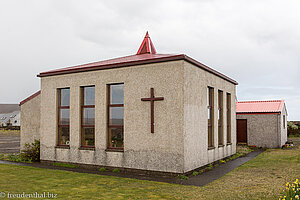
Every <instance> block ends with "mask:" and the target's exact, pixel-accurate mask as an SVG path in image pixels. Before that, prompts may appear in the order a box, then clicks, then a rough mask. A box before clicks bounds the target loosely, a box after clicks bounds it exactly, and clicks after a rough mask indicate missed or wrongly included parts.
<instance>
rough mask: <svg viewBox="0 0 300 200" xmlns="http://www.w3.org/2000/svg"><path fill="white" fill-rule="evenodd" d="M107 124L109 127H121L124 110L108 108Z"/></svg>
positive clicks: (121, 108)
mask: <svg viewBox="0 0 300 200" xmlns="http://www.w3.org/2000/svg"><path fill="white" fill-rule="evenodd" d="M109 109H110V110H109V124H110V125H123V120H124V108H123V107H110V108H109Z"/></svg>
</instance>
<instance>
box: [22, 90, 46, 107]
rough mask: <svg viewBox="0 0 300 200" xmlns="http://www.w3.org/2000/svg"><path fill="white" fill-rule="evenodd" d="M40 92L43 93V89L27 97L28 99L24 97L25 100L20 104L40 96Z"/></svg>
mask: <svg viewBox="0 0 300 200" xmlns="http://www.w3.org/2000/svg"><path fill="white" fill-rule="evenodd" d="M39 94H41V90H39V91H37V92H36V93H34V94H33V95H31V96H30V97H27V98H26V99H24V100H23V101H21V102H20V104H19V106H21V105H23V104H24V103H26V102H27V101H29V100H31V99H33V98H34V97H36V96H38V95H39Z"/></svg>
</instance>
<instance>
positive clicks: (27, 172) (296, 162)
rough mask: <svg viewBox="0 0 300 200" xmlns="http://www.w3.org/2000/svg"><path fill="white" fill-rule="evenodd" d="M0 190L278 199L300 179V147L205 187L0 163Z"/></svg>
mask: <svg viewBox="0 0 300 200" xmlns="http://www.w3.org/2000/svg"><path fill="white" fill-rule="evenodd" d="M0 177H1V179H0V192H6V193H7V192H10V193H22V192H25V193H34V192H38V193H42V192H51V193H56V194H57V198H58V199H278V197H279V195H280V194H281V193H282V190H283V189H285V183H286V182H287V181H289V182H291V181H293V180H295V179H296V178H299V177H300V149H299V148H298V149H290V150H281V149H270V150H267V151H266V152H264V153H262V154H260V155H259V156H258V157H256V158H255V159H253V160H251V161H250V162H248V163H246V164H244V165H242V166H240V167H238V168H237V169H235V170H233V171H232V172H230V173H228V174H227V175H225V176H224V177H222V178H220V179H218V180H216V181H214V182H212V183H210V184H208V185H206V186H204V187H195V186H182V185H175V184H168V183H159V182H151V181H142V180H135V179H127V178H118V177H109V176H100V175H93V174H82V173H74V172H68V171H60V170H48V169H38V168H32V167H22V166H13V165H6V164H0Z"/></svg>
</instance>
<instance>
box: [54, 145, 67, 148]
mask: <svg viewBox="0 0 300 200" xmlns="http://www.w3.org/2000/svg"><path fill="white" fill-rule="evenodd" d="M55 148H57V149H70V146H68V145H64V146H60V145H57V146H55Z"/></svg>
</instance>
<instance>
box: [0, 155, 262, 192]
mask: <svg viewBox="0 0 300 200" xmlns="http://www.w3.org/2000/svg"><path fill="white" fill-rule="evenodd" d="M262 152H263V151H259V150H258V151H253V152H251V153H249V154H248V155H246V156H245V157H240V158H237V159H235V160H232V161H229V162H227V163H225V164H221V165H219V166H218V167H214V168H213V169H212V170H210V171H208V172H204V173H202V174H200V175H198V176H193V177H191V178H189V179H188V180H181V179H179V178H177V177H163V176H161V177H153V176H147V175H145V174H129V173H114V172H100V171H98V170H89V169H83V168H67V167H58V166H52V165H46V164H42V163H18V162H9V161H2V160H0V163H3V164H12V165H19V166H29V167H38V168H44V169H55V170H67V171H73V172H80V173H89V174H100V175H108V176H117V177H124V178H135V179H140V180H149V181H159V182H166V183H175V184H181V185H194V186H203V185H206V184H208V183H210V182H212V181H214V180H216V179H218V178H220V177H222V176H224V175H225V174H227V173H228V172H230V171H232V170H233V169H235V168H237V167H238V166H240V165H242V164H244V163H246V162H248V161H249V160H252V159H253V158H255V157H256V156H257V155H259V154H260V153H262Z"/></svg>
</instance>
